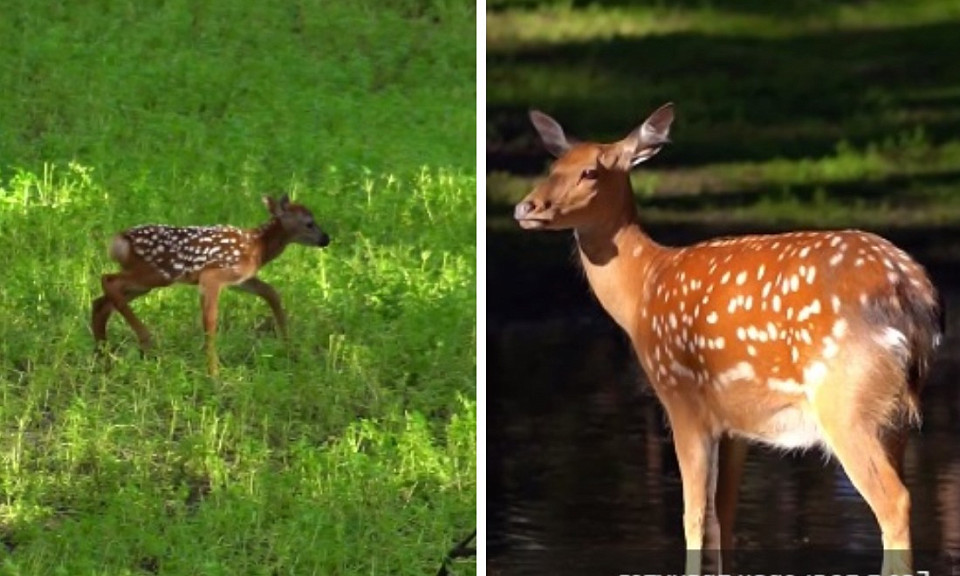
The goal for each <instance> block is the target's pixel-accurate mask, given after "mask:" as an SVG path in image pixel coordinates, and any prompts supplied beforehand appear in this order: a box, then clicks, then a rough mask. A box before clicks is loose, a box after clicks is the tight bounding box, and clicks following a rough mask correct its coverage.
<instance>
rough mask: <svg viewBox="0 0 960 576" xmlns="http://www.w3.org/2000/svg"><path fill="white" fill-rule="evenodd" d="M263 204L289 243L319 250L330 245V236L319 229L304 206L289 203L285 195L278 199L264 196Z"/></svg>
mask: <svg viewBox="0 0 960 576" xmlns="http://www.w3.org/2000/svg"><path fill="white" fill-rule="evenodd" d="M263 203H264V204H266V206H267V210H268V211H269V212H270V215H271V216H273V217H274V218H276V219H277V221H279V222H280V227H281V228H282V229H283V232H284V235H285V236H286V237H287V238H289V239H290V242H296V243H297V244H304V245H306V246H319V247H321V248H323V247H325V246H327V245H328V244H330V236H328V235H327V233H326V232H324V231H323V230H321V229H320V226H318V225H317V221H316V220H314V218H313V214H312V213H311V212H310V210H309V209H307V207H306V206H303V205H302V204H294V203H293V202H290V198H289V197H288V196H287V195H286V194H284V195H283V196H281V197H280V198H279V199H274V198H272V197H270V196H264V197H263Z"/></svg>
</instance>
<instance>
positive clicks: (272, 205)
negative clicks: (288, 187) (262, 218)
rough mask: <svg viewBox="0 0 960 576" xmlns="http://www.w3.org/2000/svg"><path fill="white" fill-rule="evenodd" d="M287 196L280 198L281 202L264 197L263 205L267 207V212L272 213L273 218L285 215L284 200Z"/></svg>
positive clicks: (270, 197)
mask: <svg viewBox="0 0 960 576" xmlns="http://www.w3.org/2000/svg"><path fill="white" fill-rule="evenodd" d="M285 198H286V195H284V196H283V197H281V198H280V200H274V199H273V197H272V196H264V197H263V205H264V206H266V207H267V211H268V212H270V215H271V216H280V214H282V213H283V209H284V208H286V206H285V205H284V199H285Z"/></svg>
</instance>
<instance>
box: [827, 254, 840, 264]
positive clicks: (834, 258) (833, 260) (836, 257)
mask: <svg viewBox="0 0 960 576" xmlns="http://www.w3.org/2000/svg"><path fill="white" fill-rule="evenodd" d="M841 261H843V252H837V253H836V254H834V255H833V256H831V257H830V260H829V262H830V265H831V266H836V265H838V264H840V262H841Z"/></svg>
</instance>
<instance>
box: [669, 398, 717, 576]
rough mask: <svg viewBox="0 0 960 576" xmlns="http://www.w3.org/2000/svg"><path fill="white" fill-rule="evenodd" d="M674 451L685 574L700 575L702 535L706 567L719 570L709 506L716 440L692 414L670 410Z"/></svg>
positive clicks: (714, 478)
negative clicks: (680, 485)
mask: <svg viewBox="0 0 960 576" xmlns="http://www.w3.org/2000/svg"><path fill="white" fill-rule="evenodd" d="M668 414H669V416H670V426H671V428H672V429H673V443H674V449H675V450H676V452H677V462H678V463H679V464H680V479H681V481H682V482H683V532H684V539H685V540H686V547H687V559H686V568H685V574H688V575H693V574H702V573H703V571H702V563H703V550H704V536H705V535H706V537H707V538H706V540H707V548H708V549H710V550H711V555H710V557H709V560H710V562H709V563H708V564H716V565H715V566H709V567H710V568H711V571H712V570H714V569H715V570H716V572H719V571H720V568H721V567H720V556H719V550H718V549H719V547H720V541H719V540H720V528H719V523H718V521H717V515H716V508H715V506H714V503H713V499H714V493H715V491H716V484H717V450H718V444H719V443H718V439H717V438H714V437H713V436H712V435H711V434H710V433H709V431H708V430H706V429H705V428H704V427H703V425H702V424H701V421H700V420H699V418H697V415H696V413H695V412H693V411H689V410H686V409H683V408H676V409H674V410H670V409H669V408H668Z"/></svg>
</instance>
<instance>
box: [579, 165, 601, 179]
mask: <svg viewBox="0 0 960 576" xmlns="http://www.w3.org/2000/svg"><path fill="white" fill-rule="evenodd" d="M580 179H581V180H596V179H597V170H596V168H584V169H583V172H581V173H580Z"/></svg>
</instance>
